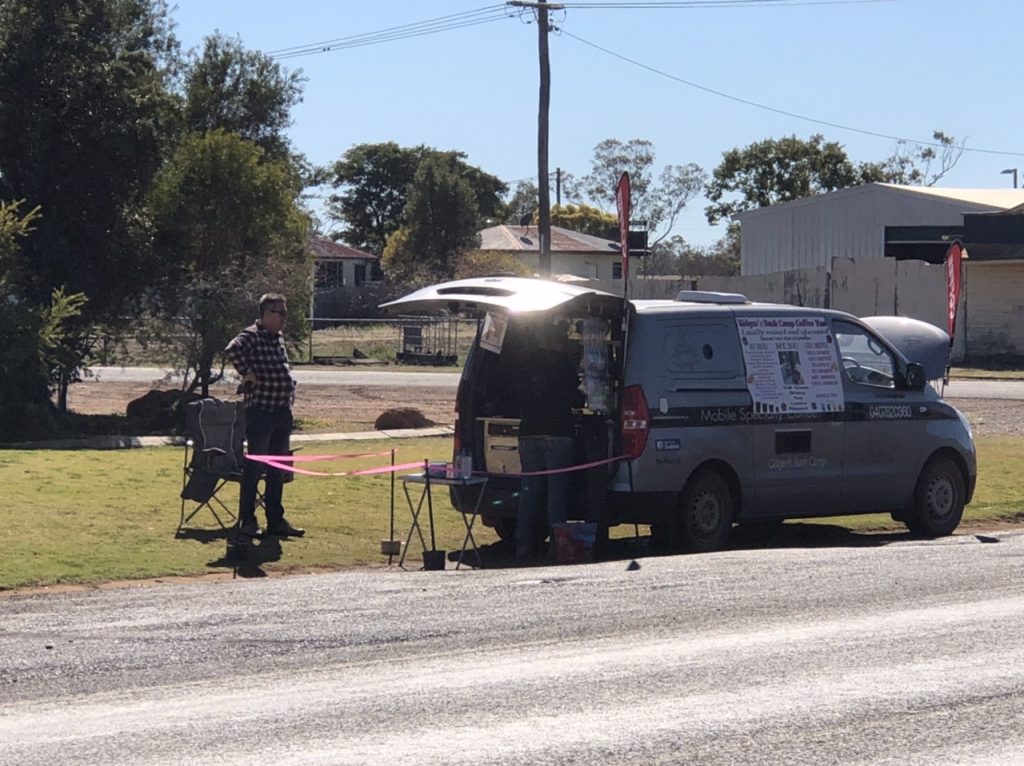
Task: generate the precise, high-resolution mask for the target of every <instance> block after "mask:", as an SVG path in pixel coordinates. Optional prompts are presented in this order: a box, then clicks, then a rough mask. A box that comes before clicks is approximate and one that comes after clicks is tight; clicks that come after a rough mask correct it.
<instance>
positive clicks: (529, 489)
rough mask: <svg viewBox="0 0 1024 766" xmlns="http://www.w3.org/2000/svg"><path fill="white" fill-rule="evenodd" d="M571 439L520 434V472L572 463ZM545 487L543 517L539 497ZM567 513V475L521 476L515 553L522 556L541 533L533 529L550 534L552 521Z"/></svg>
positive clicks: (560, 521) (553, 467)
mask: <svg viewBox="0 0 1024 766" xmlns="http://www.w3.org/2000/svg"><path fill="white" fill-rule="evenodd" d="M572 459H573V442H572V438H571V437H568V436H521V437H520V438H519V463H520V465H521V466H522V469H523V473H530V472H532V471H546V470H551V469H556V468H568V467H569V466H571V465H572ZM545 489H546V490H547V501H548V502H547V519H546V521H545V520H544V506H543V497H544V494H545ZM568 514H569V474H568V473H554V474H548V475H547V476H524V477H523V484H522V492H520V494H519V513H518V514H517V515H516V555H517V556H525V555H529V554H530V553H531V552H532V551H533V546H534V544H535V543H536V542H537V541H538V540H542V539H543V536H542V535H540V534H539V532H538V531H537V530H540V529H545V528H546V529H547V530H548V532H549V533H550V531H551V528H552V527H553V526H554V525H555V524H560V523H562V522H564V521H565V519H566V517H567V516H568Z"/></svg>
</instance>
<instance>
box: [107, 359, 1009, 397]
mask: <svg viewBox="0 0 1024 766" xmlns="http://www.w3.org/2000/svg"><path fill="white" fill-rule="evenodd" d="M92 373H93V375H94V376H95V377H94V378H89V379H87V380H92V381H94V382H97V381H98V382H103V381H112V382H123V383H156V382H159V381H173V382H180V378H176V377H175V376H174V375H173V374H172V373H170V372H169V371H167V370H163V369H160V368H158V367H93V368H92ZM294 374H295V378H296V379H297V380H298V382H299V383H300V384H306V385H320V386H330V385H336V386H389V387H392V388H400V387H402V386H431V387H438V388H450V389H451V390H452V393H453V394H454V392H455V390H456V388H457V387H458V385H459V376H460V375H461V373H459V372H392V371H388V370H344V369H327V370H319V369H308V368H302V369H298V370H294ZM945 396H947V397H950V398H961V399H1024V380H968V379H957V380H951V381H950V382H949V385H948V386H946V389H945Z"/></svg>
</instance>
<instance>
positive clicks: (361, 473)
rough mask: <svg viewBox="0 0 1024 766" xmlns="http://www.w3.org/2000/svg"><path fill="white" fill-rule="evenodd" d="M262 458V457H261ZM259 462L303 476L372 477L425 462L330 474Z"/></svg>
mask: <svg viewBox="0 0 1024 766" xmlns="http://www.w3.org/2000/svg"><path fill="white" fill-rule="evenodd" d="M261 457H262V456H261ZM257 462H260V463H266V464H267V465H269V466H270V467H271V468H277V469H278V470H279V471H291V472H292V473H297V474H299V475H301V476H372V475H374V474H380V473H391V472H392V471H408V470H409V469H411V468H422V467H423V461H422V460H417V461H416V462H415V463H402V464H401V465H384V466H380V467H378V468H363V469H361V470H358V471H337V472H333V473H328V472H326V471H310V470H309V469H306V468H298V467H296V466H293V465H285V464H284V463H278V462H277V461H276V460H259V461H257Z"/></svg>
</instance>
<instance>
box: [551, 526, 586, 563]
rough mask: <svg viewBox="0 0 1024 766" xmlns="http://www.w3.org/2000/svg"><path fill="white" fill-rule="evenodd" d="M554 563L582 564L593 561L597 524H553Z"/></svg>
mask: <svg viewBox="0 0 1024 766" xmlns="http://www.w3.org/2000/svg"><path fill="white" fill-rule="evenodd" d="M554 533H555V535H554V539H555V561H557V562H558V563H559V564H582V563H584V562H587V561H593V560H594V543H595V541H596V540H597V524H594V523H591V522H587V521H567V522H565V523H564V524H555V527H554Z"/></svg>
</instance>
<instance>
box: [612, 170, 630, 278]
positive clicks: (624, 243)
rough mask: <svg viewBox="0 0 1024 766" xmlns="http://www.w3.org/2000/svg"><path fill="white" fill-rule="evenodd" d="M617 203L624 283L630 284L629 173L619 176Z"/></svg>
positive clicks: (616, 192) (616, 193)
mask: <svg viewBox="0 0 1024 766" xmlns="http://www.w3.org/2000/svg"><path fill="white" fill-rule="evenodd" d="M615 205H616V207H618V209H619V246H620V247H621V248H622V284H623V285H628V284H629V173H623V174H622V175H621V176H619V183H618V185H617V186H616V187H615Z"/></svg>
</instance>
